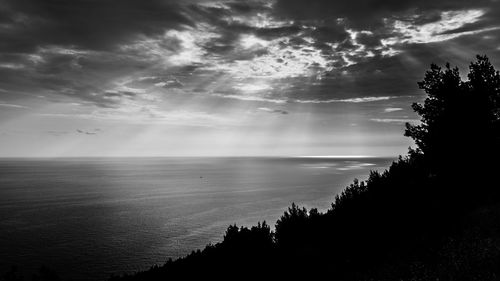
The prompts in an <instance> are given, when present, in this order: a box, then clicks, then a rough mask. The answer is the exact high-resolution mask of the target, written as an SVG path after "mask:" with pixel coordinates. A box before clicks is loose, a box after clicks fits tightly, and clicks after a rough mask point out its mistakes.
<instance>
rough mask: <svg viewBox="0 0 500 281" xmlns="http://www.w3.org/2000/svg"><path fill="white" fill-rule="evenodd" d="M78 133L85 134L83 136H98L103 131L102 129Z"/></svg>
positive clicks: (78, 131)
mask: <svg viewBox="0 0 500 281" xmlns="http://www.w3.org/2000/svg"><path fill="white" fill-rule="evenodd" d="M76 132H77V133H79V134H83V135H97V134H98V133H100V132H102V130H101V129H93V130H90V131H87V130H81V129H77V130H76Z"/></svg>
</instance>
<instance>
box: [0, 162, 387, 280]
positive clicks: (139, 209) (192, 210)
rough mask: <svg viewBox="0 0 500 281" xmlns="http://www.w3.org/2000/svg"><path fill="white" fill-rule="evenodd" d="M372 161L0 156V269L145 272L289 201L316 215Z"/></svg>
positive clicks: (376, 165) (84, 275)
mask: <svg viewBox="0 0 500 281" xmlns="http://www.w3.org/2000/svg"><path fill="white" fill-rule="evenodd" d="M393 160H395V158H377V157H340V158H339V157H313V156H309V157H106V158H97V157H83V158H82V157H71V158H3V159H0V229H2V230H1V231H0V249H2V250H1V251H0V260H1V261H2V262H1V272H5V271H7V270H8V269H9V268H10V267H11V266H13V265H16V266H18V268H19V269H20V270H21V271H23V272H33V271H34V270H35V269H37V268H39V267H40V266H41V265H45V266H47V267H49V268H51V269H53V270H55V271H56V272H57V273H58V274H59V275H60V276H61V277H62V278H63V279H65V280H89V279H92V280H104V279H106V278H108V277H109V276H111V275H113V274H114V275H120V274H123V273H132V272H135V271H138V270H146V269H148V268H149V267H150V266H152V265H154V264H163V263H164V262H166V261H167V260H168V259H169V258H172V259H175V258H178V257H182V256H184V255H186V254H188V253H190V252H191V251H192V250H196V249H202V248H203V247H204V246H205V245H207V244H208V243H217V242H219V241H221V240H222V238H223V235H224V232H225V230H226V228H227V227H228V226H229V225H231V224H237V225H238V226H251V225H255V224H257V222H259V221H264V220H265V221H267V222H268V224H270V225H271V227H274V223H275V222H276V220H277V219H278V218H279V217H280V216H281V215H282V214H283V212H284V211H285V210H286V209H287V208H288V207H289V206H290V205H291V203H292V202H295V203H296V204H298V205H300V206H304V207H306V208H318V210H320V211H325V210H326V209H328V208H329V207H330V204H331V202H332V201H333V199H334V196H335V195H336V194H338V193H339V192H341V191H342V190H343V189H344V188H345V187H346V186H347V185H348V184H350V183H351V182H352V181H353V179H354V178H358V179H360V180H364V179H366V178H367V177H368V175H369V171H370V170H379V171H382V170H384V169H385V168H387V167H388V166H389V164H390V163H391V162H392V161H393Z"/></svg>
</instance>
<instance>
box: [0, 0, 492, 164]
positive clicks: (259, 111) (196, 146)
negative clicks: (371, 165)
mask: <svg viewBox="0 0 500 281" xmlns="http://www.w3.org/2000/svg"><path fill="white" fill-rule="evenodd" d="M499 36H500V2H499V1H496V0H476V1H469V0H467V1H466V0H444V1H439V0H424V1H416V0H413V1H401V0H382V1H371V0H349V1H331V0H276V1H272V0H269V1H267V0H266V1H202V0H200V1H195V0H187V1H186V0H151V1H139V0H116V1H112V0H71V1H70V0H67V1H64V0H11V1H8V0H0V156H5V157H11V156H24V157H34V156H49V157H53V156H168V155H170V156H207V155H220V156H227V155H288V156H293V155H368V156H397V155H398V154H404V153H405V152H406V150H407V148H408V146H410V145H411V142H410V141H409V140H408V139H407V138H405V137H403V131H404V123H405V122H415V119H416V118H417V117H416V116H415V115H414V113H413V112H412V110H411V108H410V105H411V103H412V102H415V101H421V100H422V99H423V92H421V91H420V90H419V89H418V87H417V84H416V83H417V81H420V80H421V79H422V78H423V75H424V72H425V70H426V69H428V67H429V65H430V63H432V62H434V63H438V64H444V63H445V62H446V61H449V62H451V63H452V64H453V65H458V66H459V67H460V68H461V70H462V74H466V72H467V65H468V63H469V62H470V61H472V60H473V59H474V56H475V54H487V55H488V56H489V57H490V59H491V60H492V62H493V64H494V65H496V66H498V63H499V62H500V40H499Z"/></svg>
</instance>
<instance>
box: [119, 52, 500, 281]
mask: <svg viewBox="0 0 500 281" xmlns="http://www.w3.org/2000/svg"><path fill="white" fill-rule="evenodd" d="M418 86H419V87H420V89H422V90H424V91H425V93H426V94H427V98H426V99H425V101H424V103H423V104H418V103H415V104H413V109H414V110H415V112H416V113H417V114H419V116H420V117H421V122H420V124H418V125H410V124H406V131H405V135H406V136H408V137H411V138H412V139H413V140H414V141H415V144H416V147H415V148H412V149H410V150H409V152H408V154H407V155H406V156H404V157H401V156H400V157H399V159H398V160H397V161H395V162H393V163H392V165H391V166H390V167H389V168H388V169H387V170H386V171H384V172H382V173H379V172H371V174H370V175H369V178H368V180H367V181H366V182H359V181H358V180H354V182H353V183H352V184H351V185H350V186H348V187H347V188H346V189H345V190H344V191H343V192H342V193H341V194H339V195H337V196H336V197H335V200H334V202H333V203H332V205H331V208H329V209H328V210H327V211H326V212H324V213H321V212H318V210H317V209H311V210H306V209H305V208H301V207H299V206H297V205H295V204H292V206H291V207H289V208H288V210H287V211H285V212H284V214H283V215H282V216H281V218H280V219H279V220H278V221H277V222H276V225H275V230H274V231H272V230H271V228H270V226H269V225H268V224H266V222H263V223H259V224H258V225H257V226H253V227H251V228H247V227H237V226H235V225H232V226H230V227H229V228H228V229H227V231H226V234H225V235H224V240H223V241H222V242H220V243H217V244H215V245H208V246H206V248H205V249H203V250H198V251H194V252H192V253H191V254H190V255H188V256H186V257H183V258H180V259H177V260H175V261H173V260H170V261H168V262H167V263H166V264H164V265H162V266H154V267H152V268H151V269H150V270H148V271H144V272H139V273H136V274H134V275H127V276H121V277H113V278H111V279H110V280H112V281H115V280H164V279H171V280H177V279H187V278H189V279H192V278H217V279H243V278H245V279H246V278H259V279H262V278H263V279H270V278H277V279H299V278H307V279H312V278H315V277H317V278H319V277H328V278H330V279H334V280H500V205H499V203H500V202H499V200H500V196H499V194H500V191H499V188H500V187H499V186H498V180H497V174H498V172H500V170H499V164H498V160H499V156H500V153H499V149H500V127H499V126H500V75H499V73H498V71H496V70H495V69H494V67H493V66H492V65H491V63H490V62H489V60H488V58H487V57H486V56H477V60H476V61H475V62H473V63H471V64H470V67H469V74H468V79H467V80H466V81H463V80H462V79H461V77H460V73H459V70H458V68H451V67H450V65H449V64H446V66H445V68H444V69H443V68H440V67H439V66H437V65H434V64H433V65H431V67H430V70H428V71H427V72H426V73H425V77H424V79H423V81H421V82H419V83H418Z"/></svg>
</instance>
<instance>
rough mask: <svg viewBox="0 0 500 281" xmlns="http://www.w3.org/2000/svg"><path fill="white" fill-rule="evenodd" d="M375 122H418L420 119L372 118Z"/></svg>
mask: <svg viewBox="0 0 500 281" xmlns="http://www.w3.org/2000/svg"><path fill="white" fill-rule="evenodd" d="M370 120H371V121H373V122H378V123H398V124H400V123H403V124H404V123H418V122H420V120H417V119H406V118H400V119H398V118H372V119H370Z"/></svg>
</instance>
